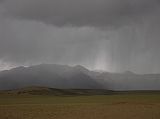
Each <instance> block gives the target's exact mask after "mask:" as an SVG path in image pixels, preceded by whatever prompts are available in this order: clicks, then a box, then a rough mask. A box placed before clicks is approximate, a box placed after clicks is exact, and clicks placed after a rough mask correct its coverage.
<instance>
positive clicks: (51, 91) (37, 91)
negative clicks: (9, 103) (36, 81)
mask: <svg viewBox="0 0 160 119" xmlns="http://www.w3.org/2000/svg"><path fill="white" fill-rule="evenodd" d="M112 93H113V91H110V90H103V89H55V88H47V87H37V86H35V87H34V86H32V87H26V88H20V89H14V90H4V91H0V95H54V96H65V95H66V96H67V95H68V96H69V95H70V96H76V95H109V94H112Z"/></svg>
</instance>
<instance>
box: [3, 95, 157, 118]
mask: <svg viewBox="0 0 160 119" xmlns="http://www.w3.org/2000/svg"><path fill="white" fill-rule="evenodd" d="M0 119H160V93H144V94H143V93H140V94H137V93H135V94H134V93H132V94H129V93H127V94H113V95H91V96H52V95H43V96H42V95H3V94H1V95H0Z"/></svg>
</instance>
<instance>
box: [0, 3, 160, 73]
mask: <svg viewBox="0 0 160 119" xmlns="http://www.w3.org/2000/svg"><path fill="white" fill-rule="evenodd" d="M159 25H160V2H159V0H1V2H0V67H1V69H3V67H9V66H10V65H19V64H20V65H28V64H29V65H31V64H36V63H61V64H82V65H84V66H86V67H89V68H91V69H94V68H96V69H104V70H107V71H121V72H122V71H125V70H131V71H135V72H138V73H157V72H160V65H159V61H160V54H159V50H160V48H159V44H160V40H159V38H160V33H159V31H160V26H159ZM60 26H61V27H60Z"/></svg>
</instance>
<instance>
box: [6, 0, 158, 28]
mask: <svg viewBox="0 0 160 119" xmlns="http://www.w3.org/2000/svg"><path fill="white" fill-rule="evenodd" d="M159 5H160V2H159V0H119V1H118V0H67V1H66V0H6V1H5V2H4V6H5V8H6V12H5V14H8V15H11V16H14V17H17V18H20V19H21V18H22V19H31V20H38V21H43V22H45V23H51V24H54V25H57V26H64V25H75V26H86V25H87V26H101V27H104V26H107V25H121V24H126V23H127V22H128V23H130V22H133V21H137V19H138V18H141V17H143V16H145V15H147V14H150V13H152V12H153V11H154V10H155V8H157V7H159Z"/></svg>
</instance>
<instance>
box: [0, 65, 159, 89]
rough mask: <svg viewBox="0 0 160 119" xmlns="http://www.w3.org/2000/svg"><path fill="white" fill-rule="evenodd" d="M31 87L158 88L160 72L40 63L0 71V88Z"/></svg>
mask: <svg viewBox="0 0 160 119" xmlns="http://www.w3.org/2000/svg"><path fill="white" fill-rule="evenodd" d="M30 86H40V87H51V88H56V89H107V90H160V74H135V73H133V72H130V71H126V72H124V73H109V72H104V71H103V72H98V71H90V70H88V69H86V68H85V67H83V66H80V65H77V66H74V67H71V66H67V65H57V64H40V65H35V66H30V67H17V68H13V69H11V70H6V71H2V72H0V90H8V89H17V88H23V87H30Z"/></svg>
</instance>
